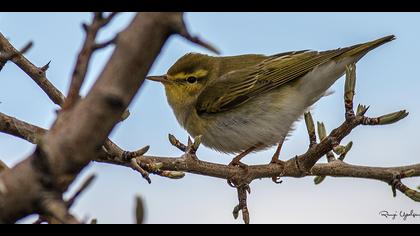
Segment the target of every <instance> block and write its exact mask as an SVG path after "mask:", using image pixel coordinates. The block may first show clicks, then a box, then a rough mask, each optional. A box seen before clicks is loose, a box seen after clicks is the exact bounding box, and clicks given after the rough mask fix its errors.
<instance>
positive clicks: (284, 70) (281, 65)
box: [196, 35, 395, 114]
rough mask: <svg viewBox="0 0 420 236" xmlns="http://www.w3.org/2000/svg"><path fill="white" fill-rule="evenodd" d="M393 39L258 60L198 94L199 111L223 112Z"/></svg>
mask: <svg viewBox="0 0 420 236" xmlns="http://www.w3.org/2000/svg"><path fill="white" fill-rule="evenodd" d="M393 39H395V36H393V35H390V36H386V37H383V38H380V39H377V40H374V41H371V42H367V43H363V44H357V45H354V46H351V47H346V48H339V49H335V50H329V51H323V52H316V51H296V52H287V53H282V54H277V55H273V56H270V57H268V58H267V59H265V60H263V61H262V62H261V63H258V64H256V65H253V66H248V67H246V68H243V69H239V70H234V71H231V72H229V73H227V74H225V75H222V76H221V77H220V78H219V79H218V80H216V81H214V82H213V83H212V84H210V85H209V86H208V87H207V88H206V89H205V90H204V91H203V92H202V94H200V96H199V97H198V100H197V104H196V109H197V112H198V113H199V114H205V113H206V114H212V113H218V112H223V111H226V110H229V109H232V108H234V107H237V106H240V105H241V104H243V103H245V102H247V101H248V100H250V99H252V98H254V97H256V96H258V95H260V94H263V93H266V92H268V91H270V90H272V89H275V88H278V87H279V86H282V85H284V84H286V83H289V82H291V81H293V80H295V79H298V78H301V77H302V76H304V75H305V74H306V73H308V72H310V71H312V70H313V69H314V68H315V67H317V66H319V65H322V64H324V63H326V62H328V61H330V60H333V59H334V60H336V59H337V60H338V59H340V58H344V57H355V58H356V59H360V58H361V57H362V56H364V55H365V54H366V53H367V52H369V51H370V50H372V49H374V48H376V47H378V46H380V45H382V44H384V43H386V42H389V41H391V40H393Z"/></svg>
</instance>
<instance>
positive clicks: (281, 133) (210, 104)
mask: <svg viewBox="0 0 420 236" xmlns="http://www.w3.org/2000/svg"><path fill="white" fill-rule="evenodd" d="M393 39H395V36H393V35H390V36H386V37H383V38H380V39H377V40H374V41H371V42H367V43H363V44H357V45H354V46H351V47H346V48H339V49H334V50H328V51H322V52H317V51H311V50H302V51H292V52H285V53H280V54H275V55H271V56H265V55H258V54H247V55H239V56H225V57H215V56H209V55H203V54H198V53H189V54H186V55H185V56H183V57H181V58H180V59H178V61H177V62H176V63H175V64H174V65H173V66H172V67H171V68H170V69H169V70H168V72H167V73H166V74H165V75H162V76H149V77H147V79H149V80H153V81H158V82H161V83H162V84H163V85H164V86H165V90H166V96H167V99H168V103H169V105H170V106H171V107H172V109H173V112H174V113H175V116H176V118H177V120H178V122H179V123H180V124H181V125H182V126H183V127H184V128H185V129H186V130H187V131H188V133H189V134H190V135H192V136H193V137H196V136H198V135H202V137H201V141H202V144H203V145H205V146H207V147H209V148H212V149H214V150H217V151H220V152H223V153H240V154H239V155H238V156H236V157H235V158H234V159H233V161H232V162H231V164H233V165H235V164H236V165H239V164H242V163H240V159H241V158H242V157H243V156H245V155H246V154H248V153H250V152H252V151H257V150H263V149H266V148H269V147H272V146H274V145H276V144H279V147H278V151H279V150H280V147H281V144H282V143H283V141H284V139H285V137H286V136H287V135H288V134H289V133H290V131H291V130H292V128H293V123H294V122H295V121H297V120H298V119H299V118H300V117H301V116H302V114H303V113H304V112H305V111H306V110H307V109H309V108H310V107H311V106H312V105H313V104H314V103H315V102H316V101H318V100H319V99H320V98H321V97H323V96H324V95H325V94H326V92H327V90H328V89H329V88H330V87H331V86H332V85H333V84H334V82H335V81H336V80H337V79H339V78H340V77H341V76H342V75H343V74H344V73H345V69H346V66H347V65H349V64H351V63H355V62H357V61H358V60H360V59H361V58H362V57H363V56H364V55H366V53H368V52H369V51H370V50H372V49H374V48H376V47H378V46H380V45H382V44H384V43H387V42H389V41H391V40H393ZM272 162H279V161H278V152H276V154H275V155H274V156H273V159H272Z"/></svg>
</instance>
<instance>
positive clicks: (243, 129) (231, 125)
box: [186, 87, 306, 153]
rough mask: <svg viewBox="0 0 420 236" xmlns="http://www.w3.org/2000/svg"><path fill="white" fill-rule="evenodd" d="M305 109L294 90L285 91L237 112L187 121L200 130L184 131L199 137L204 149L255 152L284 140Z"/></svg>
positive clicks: (279, 91) (270, 94)
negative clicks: (255, 148)
mask: <svg viewBox="0 0 420 236" xmlns="http://www.w3.org/2000/svg"><path fill="white" fill-rule="evenodd" d="M286 94H287V96H286ZM305 109H306V101H305V100H304V99H302V96H299V93H298V92H297V91H296V90H295V89H294V88H291V87H285V88H282V89H281V90H278V91H275V92H274V91H273V93H268V94H266V95H263V96H260V97H258V98H256V99H253V100H252V101H249V102H247V103H246V104H244V105H242V106H241V107H240V108H239V109H234V110H232V111H229V112H224V113H219V114H217V115H209V116H207V117H206V116H203V117H198V116H195V119H192V120H190V121H193V120H195V121H193V122H197V123H201V124H200V126H199V127H201V130H196V129H195V128H188V126H187V127H186V128H187V131H188V132H189V133H190V134H191V135H193V136H197V135H200V134H201V135H202V144H203V145H204V146H207V147H209V148H212V149H214V150H217V151H220V152H224V153H239V152H242V151H244V150H246V149H248V148H250V147H253V146H257V145H258V146H259V148H258V149H257V150H262V149H265V148H269V147H271V146H273V145H276V144H277V143H278V142H279V141H280V140H281V139H283V138H284V137H286V136H287V135H288V134H289V133H290V131H291V130H292V125H293V123H294V122H295V121H297V120H298V119H299V117H300V116H301V115H302V114H303V112H304V111H305ZM197 123H196V124H197ZM194 127H197V125H194Z"/></svg>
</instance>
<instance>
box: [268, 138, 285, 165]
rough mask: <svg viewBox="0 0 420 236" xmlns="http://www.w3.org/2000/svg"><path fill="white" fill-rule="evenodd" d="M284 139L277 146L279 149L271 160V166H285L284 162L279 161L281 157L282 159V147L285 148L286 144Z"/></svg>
mask: <svg viewBox="0 0 420 236" xmlns="http://www.w3.org/2000/svg"><path fill="white" fill-rule="evenodd" d="M284 139H285V138H284V137H283V138H282V139H281V140H280V142H279V144H278V145H277V149H276V152H275V153H274V155H273V157H272V158H271V162H270V164H279V165H283V164H284V161H281V160H280V159H279V157H280V152H281V148H282V146H283V143H284Z"/></svg>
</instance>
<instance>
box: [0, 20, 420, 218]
mask: <svg viewBox="0 0 420 236" xmlns="http://www.w3.org/2000/svg"><path fill="white" fill-rule="evenodd" d="M132 16H133V13H124V14H121V15H119V16H118V17H117V18H116V19H115V21H114V22H112V24H111V25H110V26H109V27H108V28H107V29H106V30H104V31H103V32H102V33H101V34H100V40H105V39H107V38H109V37H110V36H112V35H113V34H114V33H115V32H118V31H119V30H121V29H122V28H123V27H124V26H125V25H126V24H127V23H128V22H129V21H130V19H131V18H132ZM90 18H91V15H90V14H89V13H0V32H1V33H3V34H4V35H5V36H6V37H8V38H9V39H10V40H11V42H12V43H13V44H14V45H15V46H16V47H18V48H20V47H22V46H23V45H25V44H26V43H27V42H28V41H29V40H32V41H34V43H35V45H34V47H33V48H32V49H31V50H30V51H29V53H27V57H28V58H29V59H30V60H31V61H32V62H34V63H35V64H36V65H38V66H42V65H44V64H46V63H47V62H48V61H50V60H52V62H51V67H50V69H49V71H48V78H49V79H50V80H51V81H52V82H53V83H54V84H55V85H56V86H57V87H58V88H59V89H60V90H61V91H64V92H67V88H68V85H69V82H70V81H69V78H70V75H71V72H72V69H73V66H74V63H75V57H76V55H77V53H78V50H79V48H80V46H81V43H82V39H83V31H82V28H81V26H80V25H81V23H82V22H86V21H88V20H90ZM186 21H187V25H188V27H189V28H190V30H191V32H193V33H195V34H197V35H199V36H201V37H203V38H205V39H206V40H207V41H210V42H211V43H213V44H214V45H216V46H217V47H218V48H219V49H220V50H221V52H222V55H237V54H245V53H262V54H274V53H279V52H283V51H290V50H301V49H314V50H327V49H333V48H338V47H344V46H349V45H352V44H357V43H361V42H366V41H369V40H373V39H376V38H379V37H382V36H385V35H389V34H395V35H396V36H397V40H395V41H393V42H391V43H389V44H386V45H384V46H382V47H380V48H378V49H376V50H374V51H372V52H370V53H369V54H368V55H367V56H365V57H364V58H363V59H362V60H361V61H360V62H359V63H358V67H357V78H358V81H357V94H356V101H355V102H356V103H363V104H367V105H371V109H370V111H369V115H372V116H375V115H382V114H384V113H389V112H393V111H397V110H400V109H407V110H408V111H409V112H410V115H409V116H408V117H407V118H406V119H405V120H403V121H401V122H399V123H397V124H394V125H390V126H383V127H361V128H358V129H357V130H355V131H354V132H353V133H352V134H351V135H350V136H349V137H348V138H347V139H346V140H345V141H349V140H352V141H354V146H353V149H352V150H351V152H350V153H349V155H348V157H347V161H348V162H349V163H352V164H360V165H372V166H394V165H405V164H413V163H418V162H420V157H419V156H417V155H418V154H417V152H416V147H417V146H418V140H419V138H420V137H419V136H420V128H419V125H418V121H419V120H420V109H419V107H420V106H419V105H420V99H418V93H419V91H420V80H419V78H418V77H419V76H418V72H417V70H418V68H419V59H418V55H419V54H420V44H419V43H418V39H419V38H420V29H419V27H418V22H420V14H419V13H186ZM191 51H194V52H202V53H209V52H208V51H206V50H205V49H203V48H200V47H198V46H196V45H193V44H191V43H190V42H187V41H186V40H184V39H183V38H181V37H179V36H173V37H171V38H170V40H169V41H168V42H167V44H166V45H165V46H164V48H163V50H162V52H161V54H160V55H159V57H158V59H157V60H156V62H155V64H154V65H153V68H152V70H151V72H150V74H162V73H165V72H166V70H167V69H168V68H169V66H170V65H172V63H174V62H175V61H176V59H177V58H179V57H180V56H182V55H184V54H185V53H187V52H191ZM111 53H112V48H107V49H105V50H102V51H100V52H99V53H97V54H95V56H94V58H93V61H92V63H91V67H90V70H89V73H88V81H87V83H86V84H85V85H84V87H83V93H84V94H85V93H86V92H87V91H88V90H89V88H90V86H91V85H92V83H93V81H94V80H95V79H96V78H97V76H98V74H99V73H100V72H101V70H102V68H103V66H104V63H105V62H106V60H107V59H108V57H109V55H110V54H111ZM0 82H1V86H0V101H1V104H0V111H1V112H3V113H6V114H9V115H12V116H15V117H17V118H19V119H23V120H25V121H29V122H32V123H34V124H37V125H39V126H42V127H49V125H50V124H51V122H52V121H53V120H54V118H55V112H54V111H55V109H57V107H56V106H55V105H53V104H52V103H51V102H50V101H49V100H48V98H47V97H46V96H45V95H44V94H43V92H42V91H41V90H40V89H39V88H38V87H37V86H36V84H35V83H34V82H33V81H31V79H30V78H28V77H27V76H26V75H25V74H24V73H23V72H22V71H20V70H19V69H18V68H17V67H16V66H14V65H13V64H11V63H10V64H7V66H6V67H5V68H4V69H3V71H2V72H1V73H0ZM343 82H344V80H343V79H341V80H339V81H337V83H336V84H335V85H334V86H333V87H332V89H333V90H334V91H335V93H334V94H333V95H331V96H329V97H326V98H323V99H322V100H320V101H319V102H318V103H317V105H316V106H315V109H314V111H313V116H314V118H315V119H316V120H320V121H324V122H325V123H326V126H327V129H328V128H329V130H331V128H334V127H336V126H337V125H339V124H340V123H341V122H342V120H343V113H344V112H343V105H342V104H343V99H342V94H343V93H342V90H343V89H342V88H343ZM130 111H131V116H130V117H129V119H128V120H126V121H125V122H123V123H122V124H120V125H118V126H117V127H116V128H115V129H114V131H113V132H112V135H111V138H112V139H113V140H114V141H115V142H116V143H118V144H119V145H120V146H121V147H123V148H125V149H127V150H135V149H137V148H139V147H141V146H144V145H147V144H148V145H151V149H150V151H149V153H150V154H153V155H162V156H179V155H180V154H181V153H180V152H179V151H178V150H176V149H175V148H173V147H172V146H171V145H170V144H169V143H168V141H167V134H168V133H172V134H174V135H176V136H177V137H178V138H180V139H181V140H186V138H187V135H188V134H187V133H186V131H184V130H183V129H182V128H181V127H180V126H179V125H178V124H177V122H176V119H175V117H174V116H173V114H172V111H171V109H170V107H169V106H168V104H167V102H166V98H165V95H164V90H163V88H162V87H161V86H160V85H158V84H154V83H151V82H150V83H149V82H146V83H145V84H144V87H143V88H142V90H141V91H140V93H139V94H138V95H137V96H136V98H135V100H134V101H133V103H132V104H131V105H130ZM296 127H297V129H296V130H295V131H294V132H293V135H292V136H291V138H290V139H289V140H288V141H286V143H285V146H284V149H283V152H282V154H281V155H282V157H283V159H284V158H289V157H292V156H293V155H296V154H300V153H303V152H304V151H305V150H306V147H307V142H308V141H307V136H306V133H305V127H304V124H303V123H302V122H299V123H298V124H297V126H296ZM0 147H1V149H0V158H1V159H2V160H3V161H5V162H6V163H7V164H9V165H13V164H15V163H16V162H18V161H19V160H21V159H22V158H24V157H26V156H27V155H28V154H30V153H31V152H32V151H33V148H34V147H33V145H30V144H28V143H27V142H25V141H22V140H19V139H17V138H14V137H10V136H7V135H2V134H0ZM272 152H274V150H269V151H264V152H260V153H256V154H253V155H250V156H249V157H247V158H246V159H245V160H244V162H246V163H248V164H257V163H267V162H268V161H269V159H270V157H271V155H272ZM199 157H200V158H201V159H204V160H207V161H213V162H220V163H228V162H229V161H230V158H231V156H228V155H223V154H220V153H217V152H214V151H211V150H209V149H207V148H201V149H200V150H199ZM90 173H97V174H98V179H97V180H96V182H95V183H94V185H93V186H92V187H91V188H90V189H89V190H88V191H87V192H86V193H85V194H84V195H83V196H82V197H81V198H80V200H79V201H78V202H77V204H76V205H75V207H74V208H73V211H74V212H75V213H76V215H77V216H79V217H81V218H84V217H96V218H98V220H99V223H131V222H133V220H134V219H133V204H134V196H135V195H140V196H142V198H143V199H144V200H145V203H146V208H147V216H146V223H190V222H191V223H241V221H235V220H233V217H232V215H231V212H232V209H233V207H234V206H235V205H236V201H237V200H236V191H235V190H234V189H232V188H230V187H228V186H227V184H226V182H225V181H223V180H219V179H215V178H209V177H203V176H196V175H192V174H187V176H186V177H185V178H184V179H182V180H168V179H163V178H160V177H157V176H152V182H153V183H152V184H151V185H148V184H147V183H146V182H145V181H144V180H143V179H142V178H141V176H140V175H139V174H138V173H135V172H134V171H132V170H130V169H127V168H122V167H116V166H110V165H104V164H98V163H95V164H92V165H90V166H89V167H88V168H86V169H85V170H84V172H83V174H82V176H81V178H80V179H82V178H83V176H86V175H88V174H90ZM80 179H79V180H80ZM405 183H406V184H408V185H410V186H411V187H415V186H417V185H419V184H420V181H419V179H411V180H406V181H405ZM251 188H253V194H252V195H251V196H250V198H249V208H250V210H251V222H253V223H298V222H307V223H331V222H332V223H363V222H371V223H393V222H402V221H400V220H396V221H391V220H389V219H384V218H383V217H381V216H379V212H380V211H382V210H388V211H390V212H394V211H400V210H404V211H410V210H411V209H413V210H414V211H416V212H417V213H420V205H419V204H418V203H417V204H416V203H414V202H412V201H411V200H409V199H408V198H406V197H405V196H402V195H401V194H399V196H397V198H393V197H392V193H391V189H390V187H389V186H387V185H386V184H384V183H380V182H377V181H371V180H356V179H347V178H327V179H326V180H325V181H324V183H322V184H321V185H320V186H314V184H313V182H312V178H304V179H285V181H284V183H283V184H281V185H275V184H273V183H272V182H271V181H270V180H261V181H259V180H256V181H254V182H253V183H252V184H251ZM28 221H29V219H27V220H26V221H23V222H28ZM406 222H407V223H419V222H420V219H419V218H417V219H411V220H407V221H406Z"/></svg>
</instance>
